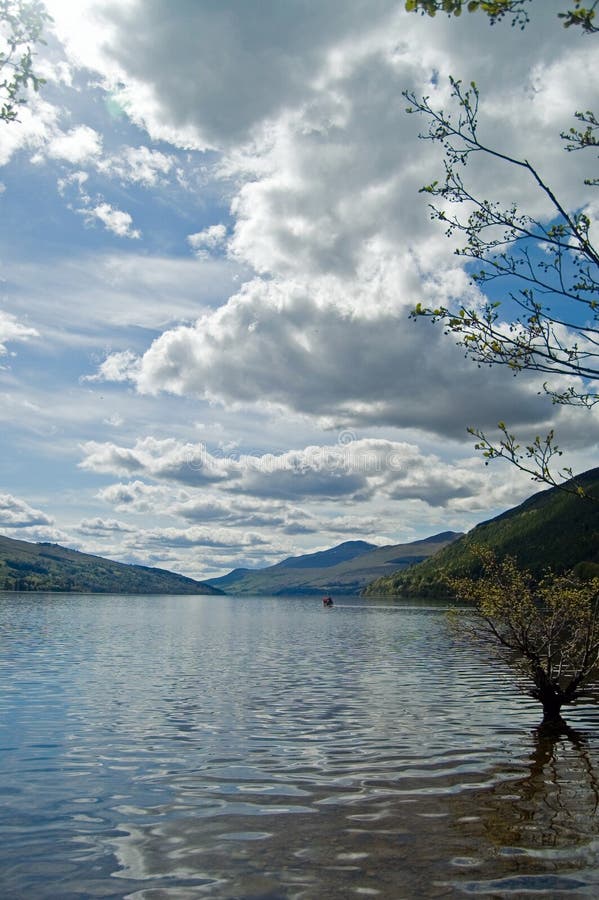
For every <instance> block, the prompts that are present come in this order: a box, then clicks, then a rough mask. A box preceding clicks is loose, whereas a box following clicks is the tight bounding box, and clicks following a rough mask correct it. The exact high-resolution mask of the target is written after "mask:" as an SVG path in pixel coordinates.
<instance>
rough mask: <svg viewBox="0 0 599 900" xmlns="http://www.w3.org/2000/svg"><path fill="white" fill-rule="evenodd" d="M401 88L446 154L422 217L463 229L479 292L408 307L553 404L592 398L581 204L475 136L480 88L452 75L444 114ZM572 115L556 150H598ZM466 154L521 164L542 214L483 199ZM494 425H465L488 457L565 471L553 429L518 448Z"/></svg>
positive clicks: (594, 135)
mask: <svg viewBox="0 0 599 900" xmlns="http://www.w3.org/2000/svg"><path fill="white" fill-rule="evenodd" d="M598 2H599V0H598ZM463 5H464V4H462V3H460V2H457V0H456V2H454V0H452V2H451V3H449V4H443V3H437V2H435V3H432V4H431V5H430V9H429V4H427V3H426V2H424V3H417V4H416V7H418V8H420V9H422V10H423V11H427V12H431V13H433V14H434V12H435V11H436V10H437V9H445V10H446V11H447V12H457V11H458V7H459V8H460V9H461V7H462V6H463ZM595 5H596V4H593V6H592V7H584V8H583V7H582V6H581V4H579V3H577V4H576V5H575V6H576V8H574V9H572V10H570V12H571V14H572V16H574V14H575V13H576V15H579V16H583V13H584V16H586V19H585V20H584V22H583V21H582V20H581V21H579V22H575V21H574V20H573V19H572V20H571V21H570V20H568V21H566V24H581V25H582V27H583V28H584V30H585V31H587V32H591V31H596V30H597V29H596V28H594V26H593V25H592V22H593V19H594V14H595ZM521 6H522V4H521V3H519V2H516V3H510V2H505V3H502V2H498V3H486V4H485V3H480V4H468V7H467V8H468V9H471V10H474V9H475V8H477V9H478V8H480V9H482V10H483V11H484V12H486V13H487V15H489V16H490V17H491V20H492V21H495V20H496V19H498V18H501V16H503V15H505V14H506V13H507V12H511V13H513V14H514V13H516V12H517V11H518V10H520V8H521ZM564 15H565V14H564ZM585 22H586V25H585ZM524 24H525V23H524ZM404 96H405V97H406V99H407V100H408V102H409V106H408V109H407V111H408V112H409V113H413V114H420V115H422V116H424V117H425V118H426V120H427V126H428V127H427V130H426V131H424V132H423V133H422V134H421V135H420V137H421V138H422V139H424V140H429V141H432V142H433V143H437V144H439V145H440V146H441V147H442V150H443V153H444V173H443V177H442V178H440V179H439V180H436V181H433V182H431V183H430V184H428V185H426V186H424V187H423V188H422V189H421V190H422V191H423V192H424V193H426V194H428V195H429V196H430V197H432V198H436V202H432V203H431V207H430V208H431V215H432V217H433V218H435V219H437V220H438V221H440V222H441V223H442V224H443V225H444V226H445V229H446V234H447V236H448V237H452V236H455V235H461V236H462V238H463V244H462V246H461V247H459V248H458V249H457V250H456V253H457V254H458V255H459V256H461V257H463V258H464V259H465V261H466V263H467V265H468V271H469V273H470V274H471V277H472V280H473V282H474V283H475V284H476V285H478V286H479V287H480V288H481V290H482V291H483V296H484V297H487V299H486V301H483V302H482V303H480V304H478V305H477V304H476V303H473V304H465V303H458V304H457V305H456V306H454V307H452V308H449V307H446V306H439V307H436V308H427V307H424V306H422V305H421V304H418V305H417V306H416V307H415V309H414V312H413V315H414V316H415V317H420V316H425V317H429V318H430V319H432V321H433V322H437V321H438V322H442V323H443V325H444V326H445V329H446V332H447V333H451V334H453V335H454V336H456V338H457V342H458V344H459V345H461V346H462V347H463V349H464V351H465V354H466V355H467V356H468V357H470V358H471V359H473V360H474V361H475V362H476V363H478V365H479V366H480V365H500V366H506V367H508V368H509V369H510V370H511V371H512V372H513V373H514V374H517V373H519V372H522V371H524V370H527V371H534V372H540V373H542V374H543V375H546V376H547V380H546V381H545V384H544V388H545V391H546V393H547V394H548V396H549V397H550V398H551V400H552V401H553V403H555V404H562V405H569V406H581V407H586V408H590V407H592V406H594V405H595V404H596V403H597V402H599V250H598V249H597V248H596V247H595V246H594V244H593V240H592V235H591V219H590V216H589V214H588V211H587V209H586V208H585V207H582V208H579V209H575V210H572V209H570V208H569V207H568V204H567V203H566V202H564V201H563V200H561V199H560V198H559V197H558V195H557V193H556V191H555V190H554V189H553V188H552V187H551V186H550V184H549V183H548V182H547V180H546V179H545V178H544V177H543V174H542V172H541V171H540V170H539V168H538V167H537V166H535V165H534V163H532V162H531V161H530V160H528V159H525V158H520V157H518V156H517V155H514V154H511V153H510V152H509V151H506V150H503V149H499V148H497V147H495V146H493V145H492V144H490V143H488V142H486V141H485V139H484V137H481V135H480V134H479V106H480V95H479V91H478V88H477V86H476V84H475V83H474V82H470V84H469V85H464V83H463V82H462V81H460V80H458V79H454V78H452V79H451V97H452V107H451V108H450V110H449V111H445V110H442V109H436V108H435V107H434V106H433V105H432V104H431V102H430V98H429V97H427V96H424V97H419V96H417V95H416V94H415V93H413V92H405V93H404ZM575 119H576V122H575V124H574V125H573V126H572V127H571V128H570V129H569V130H568V131H567V132H565V133H562V135H561V138H562V140H563V142H564V147H565V150H566V151H568V152H580V151H589V150H591V151H594V150H596V148H597V147H598V146H599V121H598V120H597V118H596V116H595V114H594V112H593V111H591V110H586V111H581V112H577V113H576V114H575ZM475 158H476V159H477V160H484V159H486V160H488V161H489V162H491V161H495V162H497V163H498V164H500V165H503V166H506V167H511V168H512V169H516V170H518V171H520V172H521V173H522V174H523V175H524V177H525V178H526V179H527V181H528V184H529V187H531V188H532V189H533V190H534V191H536V193H537V197H538V199H540V200H541V201H542V204H543V205H544V207H545V208H546V209H549V210H550V212H549V213H548V214H547V215H546V216H545V217H544V218H540V217H538V216H534V215H531V214H529V213H527V212H526V211H525V210H522V209H519V208H518V206H517V205H516V204H512V205H509V206H506V205H505V204H501V203H498V202H497V201H494V200H492V199H488V198H486V197H482V196H480V194H479V193H478V192H477V191H475V190H474V189H472V188H471V187H470V186H469V183H468V178H467V168H468V164H469V163H470V162H472V161H473V160H474V159H475ZM584 184H585V185H587V187H589V188H590V189H591V188H593V187H597V186H598V185H599V179H598V178H596V177H593V176H589V177H586V178H584ZM502 284H503V285H504V294H503V297H502V300H501V301H498V300H491V299H489V296H490V293H491V290H493V291H495V292H496V293H497V292H498V290H499V289H500V288H501V285H502ZM485 292H486V293H485ZM563 376H565V377H566V381H564V378H563ZM552 378H553V379H554V380H553V381H552ZM555 379H557V380H555ZM564 384H566V386H565V387H564ZM499 430H500V437H499V439H498V440H497V441H492V440H490V439H489V438H488V437H487V435H485V434H484V433H483V432H482V431H480V430H479V429H477V428H471V429H470V431H471V433H472V434H474V435H475V436H476V437H477V439H478V443H477V444H476V447H477V449H479V450H482V452H483V454H484V456H485V458H486V460H487V461H488V460H489V459H494V458H497V457H502V458H505V459H508V460H509V461H510V462H512V463H514V464H515V465H517V466H518V467H519V468H521V469H523V470H524V471H526V472H529V473H530V474H531V475H533V477H534V478H535V479H537V480H539V481H544V482H547V483H548V484H552V485H557V484H561V483H562V481H563V479H564V478H570V477H571V475H572V473H571V470H570V469H567V468H564V469H562V470H561V471H560V472H558V473H557V474H554V472H553V469H552V465H551V463H552V460H553V458H554V457H558V456H561V450H560V448H559V446H557V444H556V443H555V438H554V434H553V432H550V433H549V434H548V435H545V436H540V435H539V436H537V437H536V438H535V439H533V440H532V441H529V442H528V443H527V444H525V445H521V444H520V443H519V442H518V440H517V438H516V437H515V436H514V435H513V434H511V433H510V431H509V430H508V427H507V426H506V425H505V423H503V422H501V423H499ZM574 489H575V490H577V488H576V486H574Z"/></svg>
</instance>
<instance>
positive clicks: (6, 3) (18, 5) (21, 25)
mask: <svg viewBox="0 0 599 900" xmlns="http://www.w3.org/2000/svg"><path fill="white" fill-rule="evenodd" d="M49 21H50V16H49V15H48V13H47V12H46V9H45V7H44V5H43V4H42V3H41V2H40V0H0V78H1V79H2V80H0V121H3V122H15V121H18V113H19V107H20V106H22V105H23V104H24V103H26V93H27V89H28V88H29V87H31V88H33V90H34V91H38V90H39V88H40V87H41V85H43V84H44V83H45V79H43V78H40V77H39V76H38V75H36V73H35V71H34V68H33V57H34V49H33V48H34V46H35V45H36V44H43V43H45V42H44V41H43V40H42V33H43V30H44V27H45V26H46V24H47V23H48V22H49Z"/></svg>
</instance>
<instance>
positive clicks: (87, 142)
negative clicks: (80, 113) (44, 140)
mask: <svg viewBox="0 0 599 900" xmlns="http://www.w3.org/2000/svg"><path fill="white" fill-rule="evenodd" d="M46 152H47V154H48V156H51V157H53V158H54V159H63V160H65V161H66V162H69V163H71V164H72V165H82V164H84V163H86V162H89V161H91V160H94V159H96V158H97V157H99V155H100V153H101V152H102V138H101V136H100V135H99V134H98V132H97V131H95V130H94V129H93V128H90V127H89V126H88V125H78V126H76V127H75V128H72V129H71V130H70V131H69V132H67V133H66V134H60V135H57V136H56V137H54V138H52V140H51V141H50V142H49V143H48V146H47V148H46Z"/></svg>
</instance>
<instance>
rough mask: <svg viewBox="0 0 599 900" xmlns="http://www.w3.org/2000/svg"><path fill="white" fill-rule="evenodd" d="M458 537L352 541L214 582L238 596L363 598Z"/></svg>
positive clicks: (449, 534) (240, 571) (448, 534)
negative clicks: (372, 586)
mask: <svg viewBox="0 0 599 900" xmlns="http://www.w3.org/2000/svg"><path fill="white" fill-rule="evenodd" d="M458 536H459V535H457V534H456V533H455V532H453V531H445V532H443V533H442V534H438V535H434V536H433V537H430V538H426V539H425V540H422V541H414V542H413V543H410V544H395V545H391V546H387V547H374V545H372V544H366V543H365V542H362V541H347V542H346V543H345V544H339V545H338V546H337V547H333V548H331V550H326V551H322V552H320V553H313V554H306V555H304V556H297V557H291V558H289V559H285V560H283V561H282V562H280V563H277V564H276V565H274V566H268V567H267V568H264V569H257V570H249V569H235V570H234V571H233V572H230V573H229V574H228V575H224V576H223V577H222V578H220V579H211V580H210V582H209V583H210V584H212V585H215V586H217V587H219V586H221V587H223V588H225V587H226V590H227V591H230V592H231V593H235V594H275V595H277V594H321V593H332V594H359V593H360V591H361V590H362V589H363V588H364V587H365V586H366V585H367V584H368V583H369V582H371V581H372V580H373V579H374V578H378V577H380V576H381V575H389V574H391V573H392V572H396V571H397V570H398V569H400V568H406V567H407V566H409V565H412V564H413V563H415V562H419V561H420V560H422V559H426V558H427V557H429V556H431V555H432V554H433V553H437V552H438V551H439V550H440V549H441V548H442V547H445V546H446V545H447V544H448V543H450V542H451V541H453V540H455V539H456V537H458ZM373 547H374V549H372V548H373ZM369 548H370V549H369ZM352 554H355V555H352ZM348 557H349V558H348ZM337 559H339V560H341V561H340V562H336V560H337Z"/></svg>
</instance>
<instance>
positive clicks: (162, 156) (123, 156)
mask: <svg viewBox="0 0 599 900" xmlns="http://www.w3.org/2000/svg"><path fill="white" fill-rule="evenodd" d="M174 165H175V157H174V156H173V155H172V154H167V153H161V152H160V151H159V150H151V149H150V148H149V147H144V146H141V147H123V148H122V149H121V150H120V151H119V153H118V154H115V155H113V156H109V157H105V158H103V159H100V160H98V161H97V169H98V171H100V172H102V173H103V174H104V175H107V176H109V177H111V178H118V179H120V180H121V181H122V182H125V183H127V182H131V183H134V184H135V183H137V184H142V185H144V186H145V187H153V186H155V185H156V184H158V183H159V182H160V181H162V180H163V179H164V178H165V177H166V176H167V175H168V174H169V173H170V172H171V171H172V169H173V167H174Z"/></svg>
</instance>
